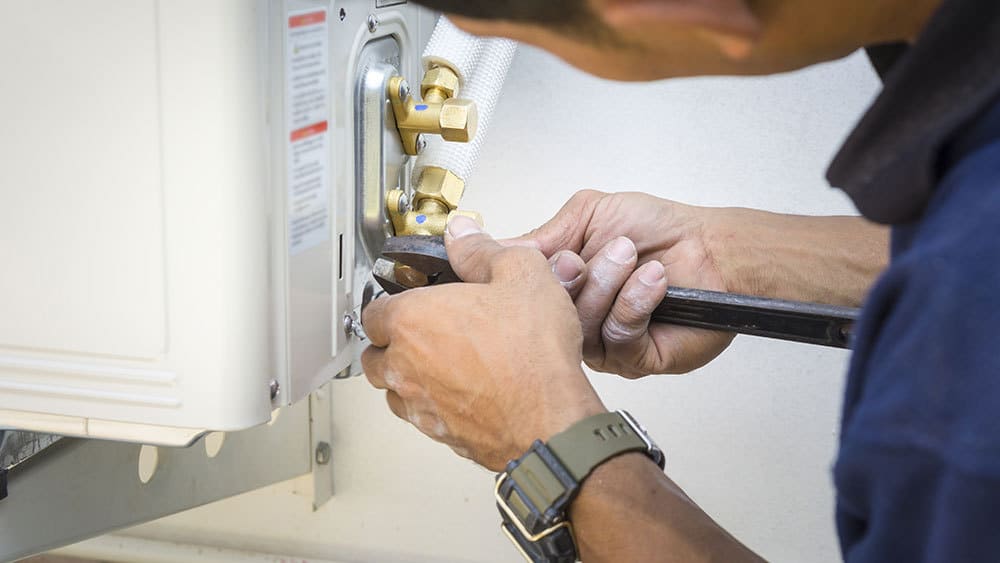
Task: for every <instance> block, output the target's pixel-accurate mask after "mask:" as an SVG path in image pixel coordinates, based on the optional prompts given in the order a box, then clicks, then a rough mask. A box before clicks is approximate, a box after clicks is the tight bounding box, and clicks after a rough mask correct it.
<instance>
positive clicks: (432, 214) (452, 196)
mask: <svg viewBox="0 0 1000 563" xmlns="http://www.w3.org/2000/svg"><path fill="white" fill-rule="evenodd" d="M464 193H465V182H464V181H462V179H461V178H459V177H458V176H456V175H455V174H453V173H452V172H451V171H449V170H444V169H442V168H436V167H430V168H426V169H424V171H423V173H422V174H421V175H420V180H419V181H418V182H417V186H416V187H415V188H414V193H413V207H412V209H407V208H405V207H404V206H403V205H401V202H403V201H405V194H404V193H403V192H402V191H401V190H392V191H390V192H389V194H388V195H387V196H386V206H387V208H388V209H387V211H388V212H389V218H390V219H391V220H392V225H393V229H394V230H395V232H396V235H397V236H404V235H437V236H440V235H443V234H444V231H445V229H446V228H447V226H448V221H449V220H450V219H451V218H452V217H454V216H455V215H464V216H466V217H471V218H472V219H473V220H475V221H476V222H477V223H479V224H480V225H482V224H483V218H482V216H481V215H479V214H478V213H476V212H475V211H457V210H456V209H457V208H458V205H459V203H460V202H461V200H462V196H463V195H464Z"/></svg>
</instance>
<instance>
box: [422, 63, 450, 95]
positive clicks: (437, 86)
mask: <svg viewBox="0 0 1000 563" xmlns="http://www.w3.org/2000/svg"><path fill="white" fill-rule="evenodd" d="M458 88H459V80H458V74H456V73H455V71H454V70H452V69H450V68H448V67H444V66H436V67H434V68H432V69H430V70H428V71H427V73H426V74H424V79H423V81H422V82H421V83H420V95H421V97H423V99H424V100H426V101H428V102H435V103H442V102H444V101H445V100H447V99H450V98H454V97H456V96H458Z"/></svg>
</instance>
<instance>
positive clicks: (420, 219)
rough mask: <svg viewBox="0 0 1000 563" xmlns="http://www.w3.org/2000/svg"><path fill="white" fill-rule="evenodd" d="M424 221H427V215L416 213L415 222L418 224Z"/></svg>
mask: <svg viewBox="0 0 1000 563" xmlns="http://www.w3.org/2000/svg"><path fill="white" fill-rule="evenodd" d="M426 222H427V216H426V215H417V224H418V225H423V224H424V223H426Z"/></svg>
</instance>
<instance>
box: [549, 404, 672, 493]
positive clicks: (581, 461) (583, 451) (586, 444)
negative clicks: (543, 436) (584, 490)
mask: <svg viewBox="0 0 1000 563" xmlns="http://www.w3.org/2000/svg"><path fill="white" fill-rule="evenodd" d="M547 445H548V448H549V450H550V451H551V452H552V453H553V454H555V456H556V457H558V458H559V461H561V462H562V465H563V467H565V468H566V470H567V471H568V472H569V474H570V475H572V476H573V479H575V480H576V481H577V482H578V483H579V482H582V481H583V480H584V479H586V478H587V475H590V472H591V471H593V470H594V469H595V468H596V467H597V466H598V465H600V464H602V463H604V462H605V461H607V460H609V459H611V458H613V457H615V456H618V455H621V454H624V453H628V452H643V453H646V454H647V455H649V456H650V457H652V458H653V461H655V462H656V463H657V465H659V466H660V469H663V466H664V463H663V461H664V460H663V454H662V453H661V452H660V450H659V448H657V447H656V446H654V445H653V443H652V442H651V441H650V440H649V438H648V437H647V436H646V432H645V430H643V429H642V427H641V426H639V423H638V422H636V421H635V419H633V418H632V416H631V415H629V414H628V413H627V412H624V411H617V412H609V413H604V414H599V415H596V416H591V417H589V418H586V419H584V420H581V421H580V422H578V423H576V424H574V425H573V426H571V427H570V428H569V429H568V430H566V431H564V432H560V433H559V434H556V435H555V436H553V437H552V438H551V439H550V440H549V442H548V444H547Z"/></svg>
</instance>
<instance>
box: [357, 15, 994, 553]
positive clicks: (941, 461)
mask: <svg viewBox="0 0 1000 563" xmlns="http://www.w3.org/2000/svg"><path fill="white" fill-rule="evenodd" d="M422 3H424V4H427V5H428V6H431V7H434V8H438V9H441V10H443V11H445V12H448V13H452V14H454V15H455V18H454V20H455V22H456V23H457V24H458V25H459V26H460V27H463V28H464V29H466V30H468V31H470V32H472V33H476V34H482V35H502V36H507V37H511V38H513V39H516V40H519V41H523V42H526V43H531V44H535V45H538V46H541V47H543V48H546V49H548V50H550V51H551V52H553V53H555V54H556V55H558V56H560V57H562V58H564V59H565V60H567V61H568V62H570V63H571V64H574V65H576V66H578V67H580V68H582V69H584V70H588V71H590V72H592V73H594V74H597V75H601V76H605V77H608V78H615V79H631V80H651V79H658V78H666V77H673V76H691V75H702V74H763V73H773V72H781V71H785V70H790V69H794V68H800V67H803V66H806V65H809V64H813V63H816V62H820V61H825V60H829V59H833V58H837V57H841V56H844V55H846V54H848V53H850V52H852V51H854V50H856V49H857V48H860V47H866V46H872V45H877V44H890V43H907V44H909V48H908V49H907V52H906V53H905V54H904V55H903V56H902V57H901V58H900V59H899V60H898V61H896V63H895V64H894V65H892V68H891V69H887V72H888V74H887V75H886V87H885V91H884V92H883V94H882V95H881V97H880V98H879V99H878V100H877V101H876V103H875V104H874V106H873V107H872V108H871V110H870V111H869V113H868V114H867V115H866V116H865V118H864V120H863V121H862V122H861V124H860V125H859V127H858V129H857V130H856V131H855V132H854V134H853V135H852V136H851V138H850V139H849V140H848V141H847V143H846V145H845V146H844V148H843V149H842V151H841V153H840V155H839V156H838V157H837V159H836V161H835V162H834V164H833V166H832V167H831V169H830V172H829V178H830V180H831V183H832V184H834V185H835V186H837V187H840V188H843V189H844V190H846V191H847V193H848V194H849V195H851V197H852V198H853V199H854V201H855V203H856V204H857V206H858V208H859V209H860V211H861V212H862V214H864V215H865V216H866V217H867V218H868V219H871V220H873V221H876V222H879V223H882V224H886V225H891V226H892V241H891V242H892V244H891V250H892V263H891V265H890V266H889V267H888V269H887V270H886V271H885V272H884V273H883V274H882V275H881V278H880V279H879V280H878V282H877V283H876V284H875V286H874V288H873V289H872V290H871V291H870V292H869V290H868V288H869V287H870V286H871V284H872V282H873V281H874V280H875V278H876V277H877V276H878V274H879V273H880V271H881V270H882V269H883V266H884V262H885V257H884V255H885V251H886V246H887V245H886V238H885V235H884V231H883V230H882V229H881V228H880V227H876V226H873V225H870V224H868V223H866V222H864V220H862V219H851V218H806V217H791V216H781V215H773V214H766V213H761V212H755V211H751V210H721V209H701V208H694V207H688V206H684V205H680V204H677V203H671V202H667V201H663V200H659V199H656V198H652V197H649V196H643V195H639V194H619V195H606V194H601V193H597V192H583V193H581V194H579V195H577V196H576V197H574V198H573V199H572V200H571V201H570V202H569V203H568V204H567V205H566V207H564V209H563V210H562V211H560V212H559V214H557V215H556V217H555V218H554V219H553V220H552V221H550V222H549V223H548V224H546V225H544V226H542V227H541V228H539V229H538V230H536V231H535V232H533V233H532V234H530V235H527V236H525V237H523V238H522V239H520V240H518V241H514V242H512V243H510V242H509V243H504V244H500V243H497V242H495V241H493V240H492V239H491V238H490V237H489V236H488V235H487V234H485V233H483V232H481V231H480V230H479V229H478V227H477V225H475V223H473V222H472V221H469V220H466V219H464V218H455V219H454V220H453V221H452V222H451V224H450V225H449V227H448V233H447V234H446V236H445V238H446V243H447V245H448V251H449V256H450V258H451V261H452V263H453V266H454V267H455V269H456V271H457V272H458V273H459V275H460V276H461V277H462V278H463V279H464V280H465V281H466V282H467V283H465V284H456V285H454V286H447V287H437V288H430V289H422V290H414V291H411V292H407V293H406V294H403V295H399V296H395V297H392V298H384V299H380V300H377V301H376V302H374V303H373V304H372V305H371V306H370V307H369V308H368V310H367V311H366V313H365V326H366V328H367V330H368V334H369V336H370V337H371V341H372V344H373V347H371V348H370V349H369V350H367V351H366V352H365V356H364V364H365V369H366V371H367V374H368V377H369V379H370V380H371V382H372V384H373V385H375V386H376V387H378V388H381V389H386V390H387V391H388V392H387V397H388V402H389V406H390V408H391V409H392V410H393V412H395V413H396V414H397V415H398V416H400V417H402V418H405V419H407V420H409V421H410V422H411V423H413V424H414V425H416V426H417V427H418V428H419V429H420V430H422V431H423V432H425V433H426V434H428V435H430V436H431V437H432V438H434V439H436V440H439V441H441V442H444V443H446V444H448V445H450V446H451V447H452V448H453V449H454V450H455V451H456V452H458V453H459V454H461V455H464V456H466V457H469V458H471V459H473V460H475V461H477V462H478V463H480V464H482V465H484V466H485V467H487V468H490V469H492V470H495V471H501V470H503V469H504V467H505V464H506V463H507V462H508V461H509V460H521V463H526V461H525V460H527V459H528V457H529V456H528V455H526V452H528V451H529V449H531V448H532V447H533V446H532V444H533V443H534V441H535V440H541V441H542V442H546V441H548V442H549V444H550V445H551V444H552V443H553V442H554V441H558V440H552V439H553V437H561V436H566V435H567V433H568V432H569V431H568V430H567V429H570V430H572V429H573V428H577V427H579V425H580V424H583V423H585V422H586V421H588V420H592V417H594V416H595V415H599V414H600V413H603V412H605V407H604V405H603V404H602V403H601V401H600V399H599V398H598V397H597V395H596V394H595V392H594V390H593V389H592V388H591V387H590V385H589V383H588V382H587V379H586V378H585V377H584V374H583V372H582V370H581V367H580V364H581V360H585V361H586V362H587V363H588V364H589V365H591V366H592V367H594V368H596V369H600V370H604V371H613V372H616V373H620V374H622V375H624V376H626V377H640V376H644V375H647V374H652V373H668V372H669V373H682V372H687V371H690V370H692V369H695V368H697V367H699V366H701V365H703V364H704V363H706V362H708V361H710V360H711V359H712V358H714V357H715V356H716V355H717V354H718V353H720V352H721V351H722V350H723V349H724V348H725V346H726V345H727V344H728V343H729V342H730V340H731V336H729V335H724V334H714V333H710V332H705V331H699V330H692V329H686V328H679V327H673V326H665V325H657V324H653V325H649V316H650V312H651V311H652V309H653V307H655V305H656V304H657V303H658V302H659V301H660V299H661V298H662V297H663V295H664V293H665V291H666V287H667V278H668V277H669V278H670V281H671V283H673V284H675V285H688V286H695V287H702V288H707V289H717V290H727V291H733V292H741V293H752V294H758V295H767V296H774V297H784V298H793V299H802V300H811V301H826V302H833V303H842V304H851V303H860V302H862V300H864V301H865V309H864V314H863V318H862V320H861V321H860V323H859V325H858V327H857V331H856V335H855V341H854V343H853V348H854V358H853V361H852V365H851V369H850V375H849V380H848V388H847V393H846V398H845V405H844V416H843V423H842V424H843V429H842V436H841V448H840V453H839V456H838V460H837V463H836V466H835V469H834V478H835V482H836V486H837V501H838V502H837V524H838V531H839V535H840V540H841V546H842V550H843V555H844V558H845V559H846V560H849V561H914V560H928V561H996V560H1000V534H998V533H996V526H997V522H998V516H1000V514H998V512H997V510H998V509H997V508H996V507H998V506H1000V353H997V344H998V342H1000V339H998V337H997V336H995V334H996V327H997V326H998V325H1000V297H998V296H997V294H996V293H997V290H998V289H1000V266H998V263H1000V3H998V2H995V1H993V0H983V1H977V0H881V1H878V0H874V1H873V0H814V1H810V2H804V1H795V0H753V1H751V0H560V1H549V2H538V1H536V0H521V1H515V0H510V1H507V2H490V1H488V0H484V1H472V0H464V1H463V0H434V1H432V0H425V1H423V2H422ZM553 272H554V273H555V276H553ZM866 295H867V297H866ZM427 310H433V311H435V315H434V319H433V321H430V320H428V319H425V318H424V316H423V312H424V311H427ZM560 439H561V438H560ZM581 447H582V446H581ZM532 451H534V452H535V455H536V457H537V456H540V455H541V454H539V453H537V452H538V450H537V449H536V450H532ZM562 451H569V450H566V449H563V450H562ZM542 457H544V456H542ZM556 457H560V456H559V455H557V456H556ZM563 457H565V456H563ZM545 459H548V458H545ZM560 459H561V458H560ZM564 461H565V460H564ZM545 463H546V467H549V466H551V465H553V464H552V463H551V462H549V461H546V462H545ZM569 465H571V464H567V467H568V466H569ZM517 467H520V466H518V465H517V463H515V464H514V465H512V466H511V468H514V469H516V468H517ZM509 469H510V468H509ZM588 470H589V471H590V473H589V476H587V475H583V476H582V477H581V479H580V481H581V482H579V483H576V485H574V486H575V487H576V488H575V489H573V491H572V494H567V495H565V496H570V497H572V498H568V499H567V500H566V502H568V506H564V505H553V506H551V507H544V506H543V507H535V509H536V510H535V511H534V512H532V511H531V510H530V508H531V507H528V508H525V506H522V504H524V501H523V500H521V501H517V502H520V503H521V504H519V505H518V506H517V507H515V509H514V510H513V512H516V513H517V514H514V515H513V516H518V515H520V516H523V515H524V514H525V513H531V514H532V515H533V516H532V517H533V518H536V519H538V518H542V516H543V515H539V512H540V511H543V510H544V509H546V508H550V509H552V510H553V512H558V509H562V508H565V509H566V517H568V518H569V520H570V521H571V522H572V524H573V528H574V530H575V540H576V544H577V548H578V550H579V555H580V556H581V557H582V558H583V559H584V560H586V561H643V560H667V559H669V560H684V561H686V560H702V559H717V560H722V561H741V560H755V559H756V556H755V555H754V554H753V553H752V552H751V551H750V550H749V549H748V548H746V547H744V546H743V545H741V544H740V543H739V542H738V541H737V540H735V539H734V538H732V537H731V536H729V535H728V534H727V533H726V532H725V531H724V530H722V529H721V528H720V527H719V526H718V525H717V524H716V523H714V522H713V521H712V520H711V518H710V517H709V516H707V515H706V514H705V513H704V512H702V511H701V510H700V509H699V508H698V507H697V506H696V505H695V504H694V502H693V501H692V500H691V499H689V498H688V497H687V496H686V495H685V494H684V493H683V492H682V491H681V490H680V489H679V488H678V487H677V486H676V485H675V484H674V483H673V482H672V481H670V480H669V479H668V478H667V477H666V475H664V473H663V472H662V471H661V470H660V469H659V468H658V467H657V466H656V464H654V463H651V462H650V460H649V459H648V458H647V457H646V456H644V455H643V453H641V452H640V453H636V452H631V453H627V454H624V455H618V456H614V457H611V458H609V459H606V460H603V461H602V462H601V463H600V464H598V465H596V466H595V467H592V468H588ZM668 470H669V468H668ZM539 474H540V473H539ZM511 475H513V473H512V474H511ZM567 482H572V480H570V481H567ZM501 484H502V483H501ZM527 487H529V485H527V484H526V485H524V486H523V487H522V488H527ZM542 488H544V487H542ZM567 490H569V489H567ZM529 496H530V495H529ZM523 498H526V497H523V495H522V499H523ZM515 500H516V499H514V500H512V501H511V504H515ZM533 502H534V501H533ZM550 516H551V514H550ZM559 521H560V520H559V518H558V517H556V518H554V519H553V518H548V520H547V522H549V523H558V522H559ZM529 531H530V530H529ZM529 539H530V538H529ZM522 545H524V544H522ZM553 549H555V548H553Z"/></svg>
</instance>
